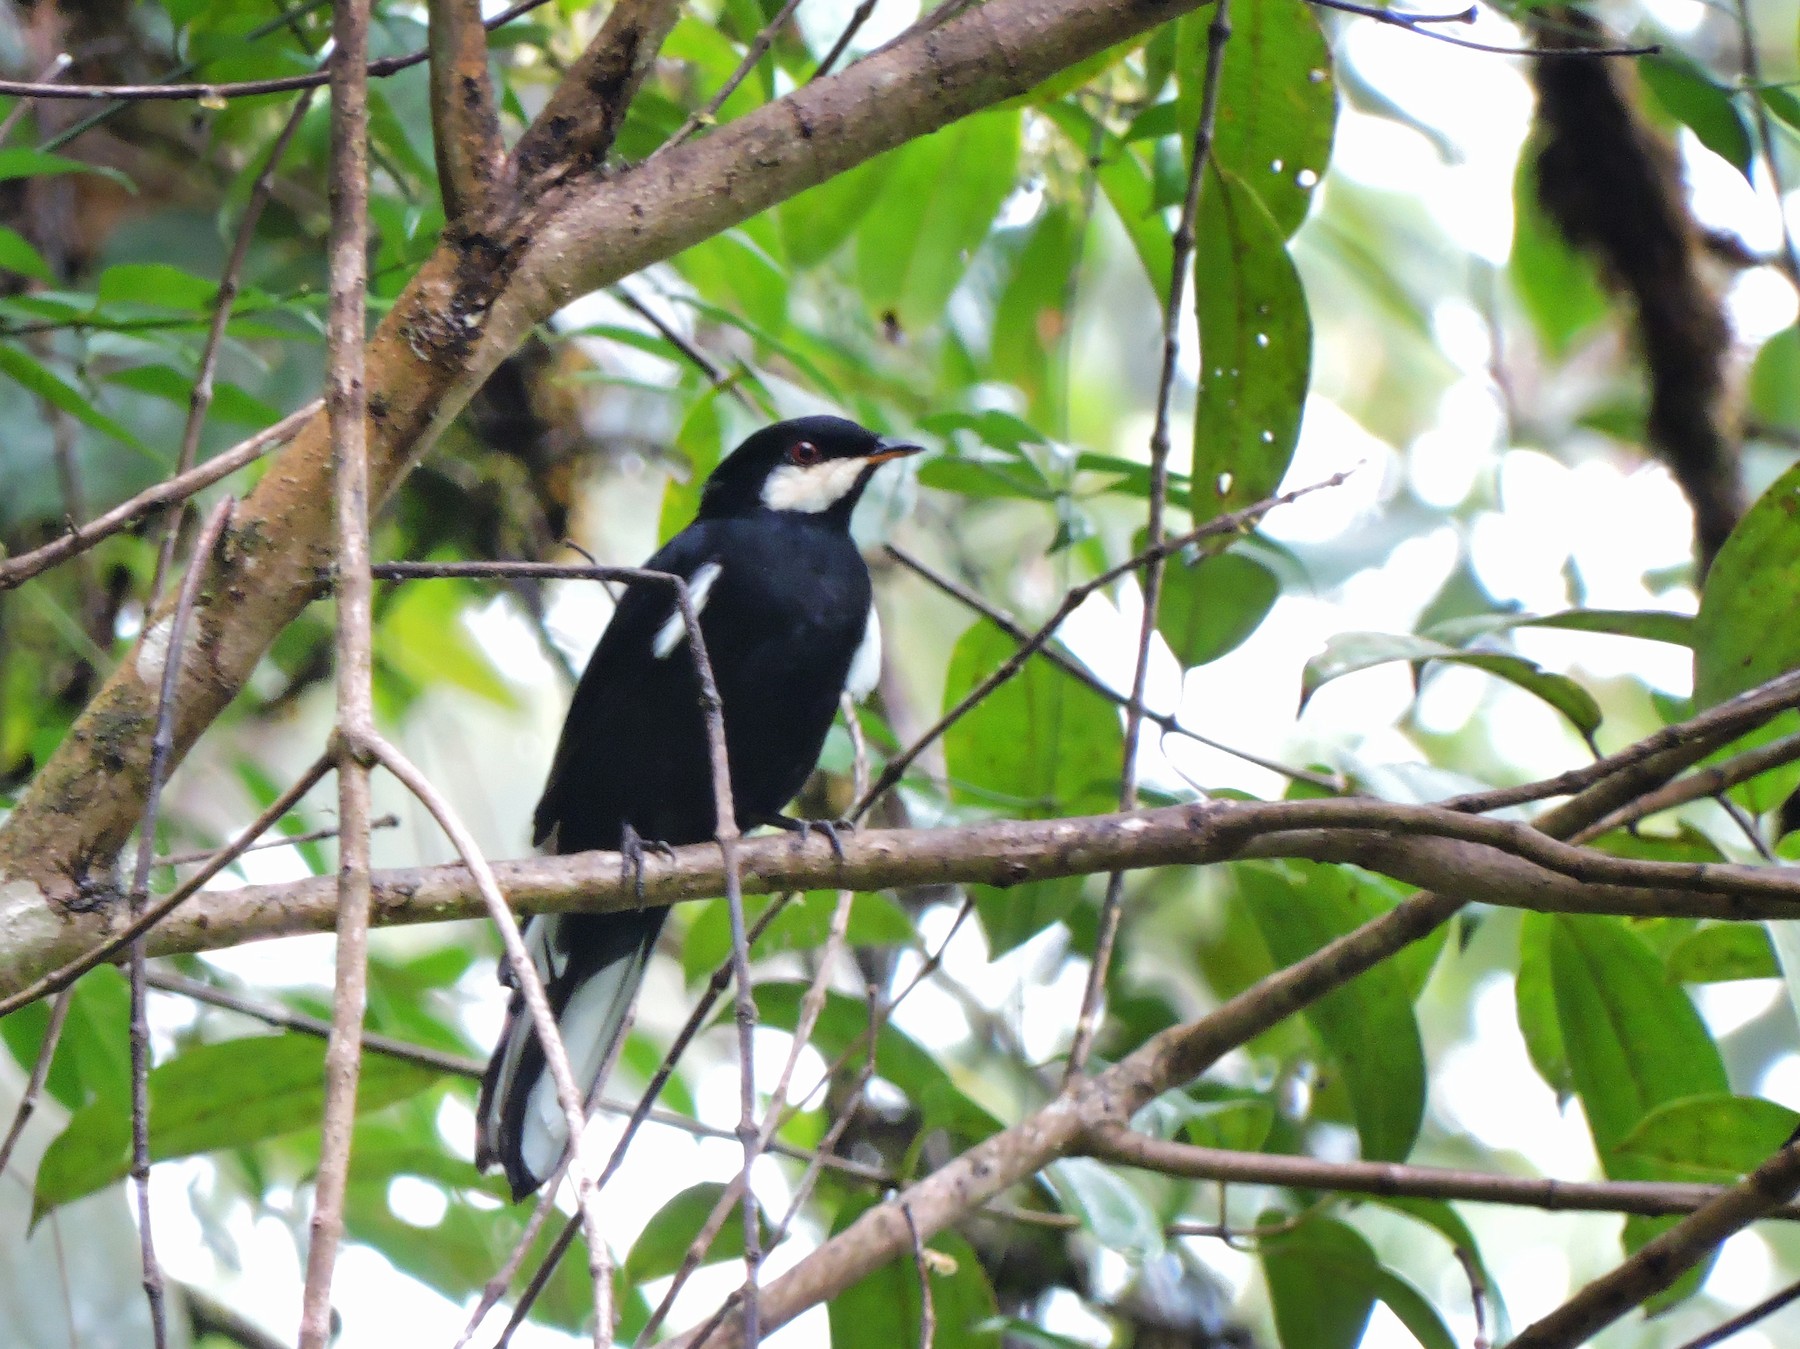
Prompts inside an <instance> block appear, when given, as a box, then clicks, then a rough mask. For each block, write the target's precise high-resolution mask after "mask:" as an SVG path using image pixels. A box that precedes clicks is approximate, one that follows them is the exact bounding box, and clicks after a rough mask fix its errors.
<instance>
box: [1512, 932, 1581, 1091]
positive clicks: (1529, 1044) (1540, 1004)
mask: <svg viewBox="0 0 1800 1349" xmlns="http://www.w3.org/2000/svg"><path fill="white" fill-rule="evenodd" d="M1554 937H1555V932H1554V929H1553V927H1552V923H1551V917H1550V915H1549V914H1547V913H1532V912H1527V913H1524V914H1522V915H1520V922H1519V977H1518V979H1517V980H1516V981H1515V983H1514V985H1513V999H1514V1004H1515V1014H1516V1015H1517V1016H1518V1019H1519V1032H1520V1034H1522V1035H1523V1036H1524V1037H1525V1052H1526V1053H1527V1054H1529V1055H1530V1056H1531V1064H1532V1067H1534V1068H1536V1069H1537V1070H1538V1076H1539V1077H1541V1078H1543V1079H1544V1081H1545V1083H1547V1084H1548V1085H1549V1087H1550V1090H1552V1091H1554V1092H1555V1093H1556V1099H1557V1101H1558V1102H1561V1101H1565V1100H1567V1099H1568V1098H1569V1097H1570V1096H1573V1095H1574V1094H1575V1074H1574V1070H1573V1069H1571V1068H1570V1067H1569V1051H1568V1048H1567V1047H1566V1046H1565V1045H1564V1044H1563V1038H1562V1023H1561V1022H1560V1021H1558V1020H1557V1016H1556V989H1555V987H1554V986H1553V985H1552V983H1551V982H1550V944H1551V942H1552V940H1553V939H1554Z"/></svg>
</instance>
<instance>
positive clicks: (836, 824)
mask: <svg viewBox="0 0 1800 1349" xmlns="http://www.w3.org/2000/svg"><path fill="white" fill-rule="evenodd" d="M768 823H769V824H772V825H774V826H775V827H776V828H777V829H785V830H787V831H788V832H789V833H792V834H796V835H798V837H797V838H796V839H795V842H796V843H797V844H799V846H801V847H802V848H804V847H805V846H806V840H807V838H808V837H809V836H810V835H811V834H812V831H813V830H815V829H817V830H818V831H819V832H820V833H821V834H823V835H825V841H826V842H827V843H829V844H830V845H831V851H832V855H833V856H835V857H836V858H837V860H838V861H840V862H842V861H843V860H844V840H843V837H842V835H844V834H853V833H855V832H856V821H855V820H851V819H837V820H804V819H795V818H793V817H792V816H788V815H777V816H775V817H774V818H772V819H770V820H769V821H768Z"/></svg>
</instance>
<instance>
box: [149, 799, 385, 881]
mask: <svg viewBox="0 0 1800 1349" xmlns="http://www.w3.org/2000/svg"><path fill="white" fill-rule="evenodd" d="M399 823H400V817H399V816H398V815H395V814H392V813H391V812H390V813H389V814H386V815H377V816H376V817H375V818H374V819H372V820H370V821H369V828H370V829H392V828H394V827H395V826H396V825H398V824H399ZM337 836H338V830H337V828H336V827H335V826H334V827H332V828H329V829H313V830H310V831H308V832H307V833H304V834H283V835H282V836H281V837H280V838H272V839H268V840H267V841H265V842H262V843H253V844H251V845H250V846H249V847H248V848H245V849H244V850H243V851H244V852H247V853H249V852H265V851H267V850H268V849H270V848H294V847H298V846H299V845H300V844H302V843H322V842H324V841H325V840H326V839H328V838H336V837H337ZM216 851H218V850H217V849H216V848H204V849H199V850H197V851H194V852H176V853H170V854H168V855H167V856H166V857H158V858H157V859H156V860H155V863H154V865H156V866H159V867H185V866H192V865H193V864H194V863H195V862H206V861H210V860H211V859H212V856H213V854H214V853H215V852H216Z"/></svg>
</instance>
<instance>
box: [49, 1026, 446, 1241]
mask: <svg viewBox="0 0 1800 1349" xmlns="http://www.w3.org/2000/svg"><path fill="white" fill-rule="evenodd" d="M324 1072H325V1042H324V1041H323V1040H320V1039H316V1038H315V1037H313V1036H309V1035H259V1036H249V1037H246V1038H244V1039H239V1040H223V1041H219V1042H218V1043H215V1044H203V1045H196V1046H194V1047H193V1048H191V1049H189V1050H187V1051H186V1052H185V1053H182V1054H180V1055H178V1056H177V1057H175V1058H173V1059H171V1060H169V1061H168V1062H167V1063H164V1064H161V1065H159V1066H158V1067H156V1068H154V1069H153V1070H152V1071H151V1073H150V1079H149V1087H150V1121H149V1123H150V1159H151V1161H153V1162H163V1161H168V1160H170V1159H171V1158H175V1157H188V1156H192V1155H193V1154H194V1153H198V1152H211V1151H213V1150H215V1149H218V1148H237V1147H244V1146H246V1145H248V1144H251V1143H258V1142H261V1141H262V1140H264V1139H267V1138H274V1137H277V1136H279V1135H281V1134H287V1133H293V1132H295V1131H297V1130H300V1129H306V1128H313V1127H317V1125H318V1122H319V1112H320V1111H321V1110H322V1109H323V1108H324V1104H325V1081H324ZM438 1081H439V1077H438V1075H437V1074H436V1073H434V1072H431V1071H429V1070H428V1069H424V1068H420V1067H416V1066H415V1065H413V1064H410V1063H403V1062H401V1061H400V1060H398V1059H391V1058H387V1057H384V1056H373V1057H371V1058H369V1059H368V1060H367V1061H366V1062H365V1063H364V1064H363V1067H362V1076H361V1081H360V1084H359V1086H358V1087H357V1093H356V1108H357V1110H358V1112H359V1113H360V1112H362V1111H368V1110H379V1109H380V1108H381V1107H383V1106H387V1105H392V1104H393V1103H394V1102H395V1101H400V1100H404V1099H405V1098H406V1097H408V1096H412V1095H414V1094H416V1093H418V1092H421V1091H424V1090H425V1089H426V1088H427V1087H430V1086H433V1085H434V1084H436V1083H437V1082H438ZM252 1084H254V1086H253V1089H251V1087H252ZM130 1152H131V1112H130V1107H129V1103H128V1101H127V1100H126V1099H124V1098H122V1097H113V1096H108V1097H106V1098H102V1099H98V1100H95V1101H93V1102H92V1103H90V1104H89V1105H86V1106H84V1107H83V1108H82V1109H80V1110H78V1111H76V1112H75V1114H74V1115H73V1116H71V1117H70V1119H69V1124H68V1127H67V1128H66V1129H64V1130H63V1131H62V1133H60V1134H58V1135H57V1137H56V1138H55V1139H54V1140H53V1141H52V1142H51V1144H50V1147H49V1149H48V1150H47V1151H46V1152H45V1153H44V1160H43V1162H42V1164H41V1165H40V1166H39V1167H38V1176H37V1193H36V1195H35V1197H34V1199H33V1221H36V1219H37V1218H38V1217H41V1216H42V1215H43V1214H45V1213H48V1212H49V1211H50V1210H51V1209H53V1208H56V1207H58V1206H59V1205H62V1204H66V1203H69V1202H70V1201H71V1200H75V1199H79V1198H81V1197H82V1196H83V1195H86V1194H92V1193H93V1192H94V1191H95V1190H98V1189H100V1188H101V1187H103V1186H106V1185H110V1184H112V1182H114V1181H116V1180H119V1179H122V1178H123V1177H124V1176H125V1174H126V1172H127V1171H128V1170H129V1169H130V1163H131V1157H130Z"/></svg>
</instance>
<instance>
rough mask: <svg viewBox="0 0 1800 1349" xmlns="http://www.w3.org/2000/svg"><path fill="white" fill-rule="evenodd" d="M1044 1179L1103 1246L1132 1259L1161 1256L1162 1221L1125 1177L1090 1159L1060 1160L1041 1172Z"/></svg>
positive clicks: (1069, 1213)
mask: <svg viewBox="0 0 1800 1349" xmlns="http://www.w3.org/2000/svg"><path fill="white" fill-rule="evenodd" d="M1044 1180H1045V1182H1046V1183H1047V1184H1048V1185H1049V1186H1050V1189H1051V1191H1052V1192H1053V1193H1054V1194H1055V1195H1056V1199H1057V1204H1058V1206H1059V1207H1061V1209H1062V1211H1063V1212H1064V1213H1067V1214H1068V1215H1069V1216H1070V1217H1073V1218H1076V1219H1079V1220H1080V1222H1081V1225H1082V1226H1083V1227H1084V1228H1086V1229H1087V1230H1088V1231H1089V1232H1090V1233H1092V1234H1093V1237H1094V1240H1095V1241H1098V1242H1099V1243H1100V1244H1101V1245H1102V1246H1105V1247H1106V1248H1107V1249H1109V1250H1114V1251H1118V1252H1120V1253H1121V1254H1123V1255H1124V1256H1125V1257H1126V1258H1127V1259H1130V1260H1132V1261H1143V1260H1148V1259H1150V1258H1151V1257H1152V1256H1156V1255H1160V1254H1161V1253H1162V1249H1163V1234H1162V1222H1161V1220H1160V1219H1158V1218H1157V1216H1156V1211H1155V1210H1154V1209H1153V1208H1151V1207H1150V1204H1149V1202H1148V1201H1147V1200H1145V1198H1144V1196H1143V1195H1141V1194H1139V1193H1138V1192H1137V1189H1136V1187H1134V1186H1133V1185H1132V1184H1131V1182H1130V1180H1129V1179H1127V1178H1126V1177H1125V1176H1124V1175H1121V1174H1120V1173H1119V1172H1117V1171H1115V1170H1113V1169H1112V1168H1111V1167H1108V1166H1106V1165H1104V1164H1102V1163H1100V1162H1097V1161H1095V1160H1094V1159H1093V1158H1092V1157H1064V1158H1062V1159H1061V1160H1060V1161H1055V1162H1051V1163H1050V1165H1049V1166H1047V1167H1045V1168H1044Z"/></svg>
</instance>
